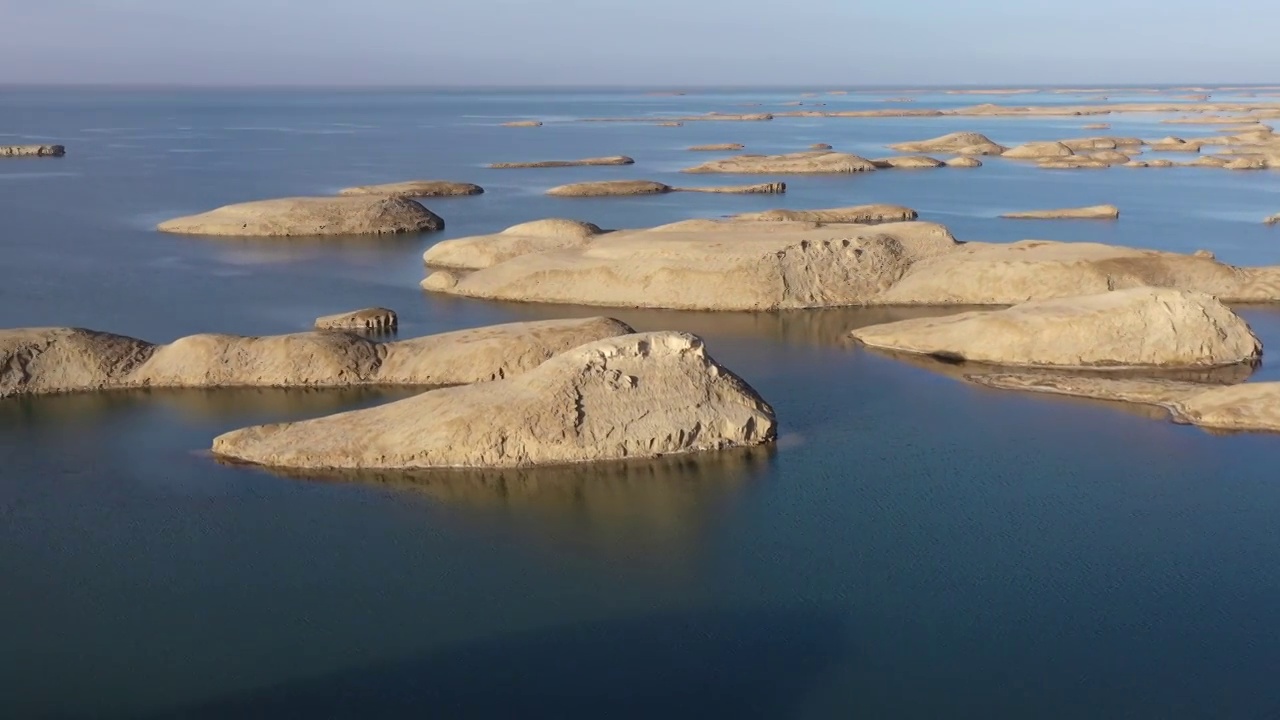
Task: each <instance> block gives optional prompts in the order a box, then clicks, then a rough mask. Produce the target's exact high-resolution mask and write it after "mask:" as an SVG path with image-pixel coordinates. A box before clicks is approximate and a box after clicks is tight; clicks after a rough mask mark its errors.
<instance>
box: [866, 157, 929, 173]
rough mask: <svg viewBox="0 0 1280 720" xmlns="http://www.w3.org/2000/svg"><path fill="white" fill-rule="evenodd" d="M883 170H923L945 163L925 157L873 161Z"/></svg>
mask: <svg viewBox="0 0 1280 720" xmlns="http://www.w3.org/2000/svg"><path fill="white" fill-rule="evenodd" d="M871 162H872V163H873V164H875V166H876V167H877V168H880V169H881V170H885V169H889V168H897V169H901V170H922V169H927V168H937V167H942V166H943V165H944V164H945V163H943V162H942V161H941V160H938V159H936V158H931V157H927V156H925V155H904V156H901V157H891V158H879V159H876V160H872V161H871Z"/></svg>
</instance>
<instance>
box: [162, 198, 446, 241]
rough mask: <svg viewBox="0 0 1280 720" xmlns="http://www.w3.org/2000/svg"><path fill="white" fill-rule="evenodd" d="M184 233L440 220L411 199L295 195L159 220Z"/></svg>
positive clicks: (354, 227)
mask: <svg viewBox="0 0 1280 720" xmlns="http://www.w3.org/2000/svg"><path fill="white" fill-rule="evenodd" d="M156 229H157V230H160V231H161V232H169V233H180V234H186V235H222V236H249V237H255V236H256V237H292V236H315V235H382V234H392V233H414V232H423V231H428V230H442V229H444V220H443V219H441V218H440V216H439V215H436V214H435V213H433V212H431V211H430V210H428V209H426V208H425V207H423V206H422V205H420V204H418V203H417V202H415V201H413V200H410V199H408V198H403V197H387V196H385V195H353V196H347V197H295V198H281V199H278V200H258V201H255V202H247V203H238V204H235V205H226V206H223V207H220V208H217V209H216V210H210V211H209V212H206V213H200V214H199V215H190V216H187V217H180V218H175V219H173V220H167V221H165V222H162V223H160V224H159V225H158V226H157V227H156Z"/></svg>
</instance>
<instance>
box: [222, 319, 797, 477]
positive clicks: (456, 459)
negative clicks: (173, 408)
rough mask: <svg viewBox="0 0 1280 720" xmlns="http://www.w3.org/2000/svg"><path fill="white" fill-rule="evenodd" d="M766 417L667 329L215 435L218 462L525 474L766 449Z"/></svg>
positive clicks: (749, 392) (741, 385)
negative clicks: (530, 365)
mask: <svg viewBox="0 0 1280 720" xmlns="http://www.w3.org/2000/svg"><path fill="white" fill-rule="evenodd" d="M776 435H777V429H776V421H775V419H774V413H773V409H772V408H770V407H769V405H768V404H767V403H766V402H765V401H764V400H762V399H761V398H760V396H759V395H757V394H756V392H755V391H754V390H753V389H752V388H751V387H750V386H749V385H747V384H746V383H745V382H743V381H742V380H741V379H739V378H738V377H737V376H735V375H733V374H732V373H731V372H729V371H728V370H726V369H725V368H724V367H723V366H721V365H719V364H718V363H716V362H715V361H714V360H713V359H711V358H710V357H709V356H708V355H707V354H706V351H705V349H704V348H703V345H702V341H701V340H699V339H698V338H697V337H695V336H693V335H688V334H686V333H676V332H658V333H642V334H635V335H626V336H622V337H617V338H610V339H606V340H601V341H598V342H593V343H589V344H586V345H583V346H581V347H577V348H574V349H572V350H569V351H568V352H564V353H561V354H559V355H557V356H555V357H553V358H551V359H550V360H548V361H546V362H544V363H543V364H542V365H540V366H538V367H537V368H536V369H534V370H532V371H530V372H527V373H524V374H522V375H518V376H516V377H513V378H508V379H504V380H499V381H496V382H491V383H483V384H479V385H471V386H466V387H459V388H446V389H442V390H435V391H431V392H427V393H423V394H421V395H418V396H416V397H413V398H409V399H407V400H401V401H398V402H394V403H389V404H387V405H382V406H380V407H376V408H372V409H368V410H357V411H354V412H348V413H342V414H339V415H333V416H329V417H324V418H320V419H316V420H308V421H304V422H298V423H285V424H279V425H265V426H259V427H252V428H245V429H242V430H236V431H234V432H231V433H227V434H225V435H222V436H220V437H218V438H216V439H215V440H214V442H213V451H214V453H216V454H217V455H219V456H221V457H226V458H232V459H236V460H241V461H247V462H252V463H258V464H262V465H268V466H274V467H284V468H352V469H359V468H427V467H523V466H532V465H556V464H570V463H581V462H593V461H602V460H621V459H626V458H645V457H659V456H664V455H676V454H685V453H693V452H706V451H714V450H722V449H727V448H732V447H743V446H752V445H759V444H764V443H767V442H771V441H772V440H773V439H774V438H775V437H776Z"/></svg>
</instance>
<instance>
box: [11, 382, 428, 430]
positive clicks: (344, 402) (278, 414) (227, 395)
mask: <svg viewBox="0 0 1280 720" xmlns="http://www.w3.org/2000/svg"><path fill="white" fill-rule="evenodd" d="M428 389H430V388H425V387H397V386H389V387H353V388H214V389H210V388H194V389H174V388H163V389H142V390H108V391H101V392H85V393H69V394H65V395H36V396H19V397H14V398H7V399H4V400H0V426H3V425H5V424H8V423H24V424H39V423H48V424H65V423H74V422H85V423H96V422H99V421H101V419H102V417H103V416H104V415H109V414H111V413H119V412H130V411H137V410H146V409H148V408H153V407H159V408H163V409H168V410H171V411H176V412H177V413H178V414H179V415H180V416H182V417H184V418H191V419H197V420H225V419H233V418H241V417H267V418H275V419H280V420H284V419H288V418H294V417H314V416H319V415H329V414H332V413H336V412H344V411H346V410H354V409H356V408H360V407H369V406H371V405H377V404H380V403H384V402H391V401H393V400H401V399H403V398H407V397H412V396H413V395H417V394H419V393H421V392H424V391H426V390H428Z"/></svg>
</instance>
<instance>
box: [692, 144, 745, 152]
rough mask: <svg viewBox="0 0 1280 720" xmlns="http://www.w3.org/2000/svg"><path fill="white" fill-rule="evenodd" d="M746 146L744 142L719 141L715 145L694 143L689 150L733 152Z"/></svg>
mask: <svg viewBox="0 0 1280 720" xmlns="http://www.w3.org/2000/svg"><path fill="white" fill-rule="evenodd" d="M745 147H746V146H745V145H743V144H742V143H717V144H714V145H694V146H693V147H691V148H689V150H690V151H692V152H733V151H737V150H742V149H744V148H745Z"/></svg>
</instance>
